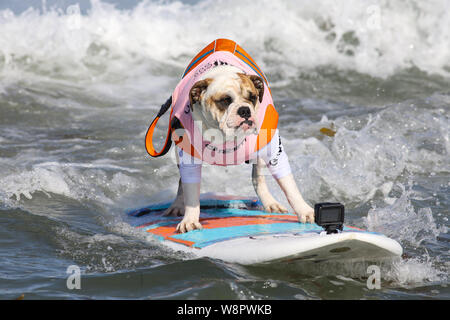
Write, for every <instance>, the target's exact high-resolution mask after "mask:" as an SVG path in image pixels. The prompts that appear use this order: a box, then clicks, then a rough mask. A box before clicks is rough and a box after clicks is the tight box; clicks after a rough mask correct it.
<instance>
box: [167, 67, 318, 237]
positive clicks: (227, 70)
mask: <svg viewBox="0 0 450 320" xmlns="http://www.w3.org/2000/svg"><path fill="white" fill-rule="evenodd" d="M264 90H265V88H264V81H263V79H262V78H261V77H259V76H258V75H250V74H246V73H245V72H243V71H242V70H241V69H239V68H237V67H235V66H231V65H219V66H216V67H214V68H212V69H210V70H209V71H207V72H205V73H204V74H202V75H201V77H199V78H198V79H197V81H196V82H195V83H194V84H193V85H192V87H191V89H190V91H189V107H188V108H189V109H188V110H187V111H188V112H191V113H192V118H193V119H194V121H199V122H201V123H202V126H203V129H204V130H203V132H211V130H212V131H213V132H216V134H215V136H214V138H215V140H214V142H215V143H218V144H220V143H230V142H231V143H233V142H234V143H235V144H236V147H235V148H238V147H239V142H240V141H243V140H245V139H246V137H248V136H250V135H254V134H257V131H258V123H260V121H259V120H261V119H258V110H259V108H260V107H261V102H262V100H263V96H264ZM217 132H218V133H220V134H217ZM205 138H206V139H210V137H205ZM176 154H177V161H178V168H179V170H180V176H181V178H180V180H179V184H178V191H177V195H176V199H175V201H174V202H173V203H172V205H171V206H170V207H169V208H168V209H167V210H166V211H165V212H164V215H166V216H183V218H182V220H181V222H180V223H179V224H178V225H177V231H178V232H181V233H184V232H188V231H191V230H194V229H201V228H202V226H201V223H200V221H199V217H200V200H199V198H200V176H201V163H198V161H197V162H195V161H192V160H193V159H192V156H191V155H189V154H187V153H186V152H185V151H183V150H182V149H180V148H177V152H176ZM252 159H253V160H252V163H253V168H252V183H253V186H254V189H255V192H256V194H257V195H258V197H259V199H260V200H261V202H262V204H263V206H264V210H265V211H267V212H283V213H286V212H288V210H287V209H286V208H285V207H284V206H283V205H281V204H280V203H279V202H278V201H277V200H275V198H274V197H273V196H272V194H271V193H270V192H269V189H268V187H267V184H266V181H265V177H264V175H263V174H262V170H263V167H264V166H267V167H268V169H269V171H270V172H271V174H272V176H273V177H274V178H275V179H276V181H277V183H278V185H279V186H280V187H281V189H282V191H283V192H284V194H285V196H286V198H287V201H288V203H289V204H290V205H291V207H292V209H293V210H294V212H295V213H296V214H297V216H298V219H299V221H300V222H302V223H306V222H311V223H312V222H314V209H313V208H311V207H310V206H309V205H308V204H307V203H306V202H305V201H304V199H303V197H302V195H301V193H300V191H299V189H298V187H297V185H296V182H295V180H294V177H293V175H292V173H291V169H290V166H289V162H288V157H287V155H286V152H285V150H284V148H283V145H282V144H281V138H280V137H279V132H278V129H277V130H276V133H275V135H274V136H273V137H272V139H271V141H270V142H269V143H268V144H267V145H266V146H265V147H264V148H262V149H261V150H258V151H257V152H256V154H254V155H253V157H252Z"/></svg>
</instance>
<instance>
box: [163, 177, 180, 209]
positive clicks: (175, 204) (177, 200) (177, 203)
mask: <svg viewBox="0 0 450 320" xmlns="http://www.w3.org/2000/svg"><path fill="white" fill-rule="evenodd" d="M182 215H184V196H183V186H182V184H181V179H180V180H179V181H178V191H177V196H176V198H175V201H174V202H172V204H171V205H170V207H169V208H168V209H167V210H166V211H164V213H163V216H174V217H181V216H182Z"/></svg>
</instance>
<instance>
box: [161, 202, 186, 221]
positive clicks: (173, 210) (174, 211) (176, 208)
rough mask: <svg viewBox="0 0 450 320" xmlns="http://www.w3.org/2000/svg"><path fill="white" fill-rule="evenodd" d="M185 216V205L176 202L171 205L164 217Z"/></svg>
mask: <svg viewBox="0 0 450 320" xmlns="http://www.w3.org/2000/svg"><path fill="white" fill-rule="evenodd" d="M183 215H184V204H183V203H182V202H181V203H180V202H177V201H175V202H174V203H172V204H171V205H170V207H169V208H167V209H166V211H164V213H163V216H165V217H181V216H183Z"/></svg>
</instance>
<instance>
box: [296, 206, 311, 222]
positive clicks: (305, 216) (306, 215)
mask: <svg viewBox="0 0 450 320" xmlns="http://www.w3.org/2000/svg"><path fill="white" fill-rule="evenodd" d="M296 213H297V216H298V221H300V222H301V223H306V222H310V223H314V209H313V208H311V207H310V208H307V209H303V210H299V211H298V212H296Z"/></svg>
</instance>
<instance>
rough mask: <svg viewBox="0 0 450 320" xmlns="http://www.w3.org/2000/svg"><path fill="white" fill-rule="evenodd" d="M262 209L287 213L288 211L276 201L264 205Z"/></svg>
mask: <svg viewBox="0 0 450 320" xmlns="http://www.w3.org/2000/svg"><path fill="white" fill-rule="evenodd" d="M264 211H267V212H279V213H287V212H288V210H287V209H286V208H285V207H284V206H282V205H281V204H280V203H278V202H272V203H270V204H268V205H265V206H264Z"/></svg>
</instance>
